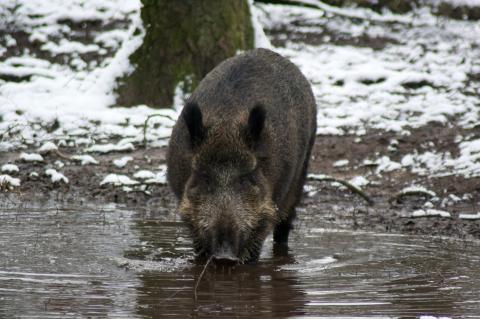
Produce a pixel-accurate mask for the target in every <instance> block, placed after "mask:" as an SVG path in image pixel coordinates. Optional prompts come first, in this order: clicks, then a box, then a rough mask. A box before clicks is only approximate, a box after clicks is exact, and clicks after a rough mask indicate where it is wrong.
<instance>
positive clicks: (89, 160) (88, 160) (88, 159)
mask: <svg viewBox="0 0 480 319" xmlns="http://www.w3.org/2000/svg"><path fill="white" fill-rule="evenodd" d="M72 160H75V161H79V162H80V165H82V166H83V165H89V164H92V165H97V164H98V161H97V160H96V159H95V158H93V156H90V155H74V156H72Z"/></svg>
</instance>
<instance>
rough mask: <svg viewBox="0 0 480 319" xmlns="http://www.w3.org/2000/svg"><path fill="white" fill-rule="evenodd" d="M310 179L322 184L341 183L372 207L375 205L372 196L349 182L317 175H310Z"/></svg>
mask: <svg viewBox="0 0 480 319" xmlns="http://www.w3.org/2000/svg"><path fill="white" fill-rule="evenodd" d="M308 179H310V180H314V181H321V182H337V183H340V184H342V185H343V186H345V187H347V188H348V189H349V190H351V191H352V192H354V193H356V194H358V195H360V196H361V197H362V198H363V199H364V200H366V201H367V202H368V203H369V204H370V205H373V204H374V201H373V199H371V198H370V196H368V195H367V194H366V193H365V192H364V191H362V190H361V189H360V188H359V187H357V186H355V185H353V184H352V183H350V182H347V181H345V180H343V179H338V178H335V177H332V176H328V175H316V174H310V175H308Z"/></svg>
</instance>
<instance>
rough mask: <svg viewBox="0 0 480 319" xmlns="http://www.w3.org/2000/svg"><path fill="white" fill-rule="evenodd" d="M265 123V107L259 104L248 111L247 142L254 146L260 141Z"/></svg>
mask: <svg viewBox="0 0 480 319" xmlns="http://www.w3.org/2000/svg"><path fill="white" fill-rule="evenodd" d="M264 125H265V109H264V108H263V106H261V105H256V106H255V107H254V108H253V109H251V111H250V115H249V116H248V126H247V136H246V137H247V142H248V144H250V145H251V146H252V147H254V148H255V147H256V146H257V145H258V142H259V141H260V135H261V134H262V130H263V127H264Z"/></svg>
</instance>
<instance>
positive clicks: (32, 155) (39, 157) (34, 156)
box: [20, 153, 43, 162]
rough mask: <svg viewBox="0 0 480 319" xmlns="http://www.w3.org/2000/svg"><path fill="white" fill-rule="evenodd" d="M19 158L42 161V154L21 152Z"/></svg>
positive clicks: (27, 160)
mask: <svg viewBox="0 0 480 319" xmlns="http://www.w3.org/2000/svg"><path fill="white" fill-rule="evenodd" d="M20 159H21V160H23V161H25V162H43V156H42V155H40V154H37V153H21V154H20Z"/></svg>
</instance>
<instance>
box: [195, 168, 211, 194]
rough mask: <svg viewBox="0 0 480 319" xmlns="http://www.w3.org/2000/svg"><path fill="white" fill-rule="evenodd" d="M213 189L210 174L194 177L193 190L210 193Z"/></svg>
mask: <svg viewBox="0 0 480 319" xmlns="http://www.w3.org/2000/svg"><path fill="white" fill-rule="evenodd" d="M211 188H212V180H211V178H210V176H208V174H206V173H203V172H202V173H196V174H194V175H193V176H192V180H191V182H190V189H191V190H202V191H210V190H211Z"/></svg>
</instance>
